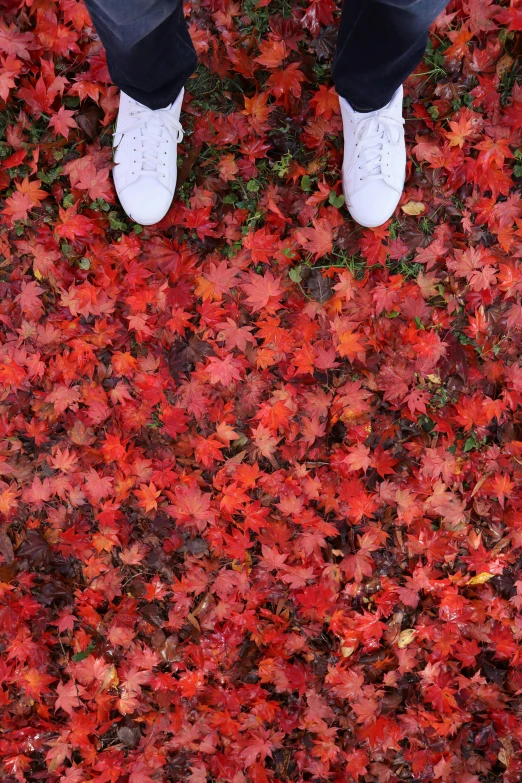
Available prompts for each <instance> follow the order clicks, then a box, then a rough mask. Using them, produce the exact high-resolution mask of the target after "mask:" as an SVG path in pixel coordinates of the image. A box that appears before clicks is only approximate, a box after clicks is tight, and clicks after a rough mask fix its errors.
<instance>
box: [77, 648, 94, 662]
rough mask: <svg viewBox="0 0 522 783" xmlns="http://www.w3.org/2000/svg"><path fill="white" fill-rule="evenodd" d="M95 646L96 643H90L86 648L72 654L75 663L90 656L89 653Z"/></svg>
mask: <svg viewBox="0 0 522 783" xmlns="http://www.w3.org/2000/svg"><path fill="white" fill-rule="evenodd" d="M95 647H96V645H95V644H89V646H88V647H87V648H86V649H85V650H82V652H78V653H75V654H74V655H73V656H72V659H73V661H74V662H75V663H79V662H80V661H84V660H85V658H88V657H89V655H90V654H91V653H92V652H93V651H94V649H95Z"/></svg>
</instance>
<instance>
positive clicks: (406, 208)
mask: <svg viewBox="0 0 522 783" xmlns="http://www.w3.org/2000/svg"><path fill="white" fill-rule="evenodd" d="M401 209H402V211H403V212H404V214H405V215H422V213H423V212H424V210H425V209H426V207H425V206H424V204H423V203H422V201H408V203H407V204H404V205H403V206H402V207H401Z"/></svg>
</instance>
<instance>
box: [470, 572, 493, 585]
mask: <svg viewBox="0 0 522 783" xmlns="http://www.w3.org/2000/svg"><path fill="white" fill-rule="evenodd" d="M494 576H495V574H490V573H488V572H487V571H482V572H481V573H480V574H477V575H476V576H472V577H471V579H470V580H469V582H466V584H467V585H483V584H484V582H489V580H490V579H493V577H494Z"/></svg>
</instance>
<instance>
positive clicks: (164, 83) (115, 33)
mask: <svg viewBox="0 0 522 783" xmlns="http://www.w3.org/2000/svg"><path fill="white" fill-rule="evenodd" d="M85 4H86V6H87V9H88V11H89V13H90V15H91V18H92V21H93V24H94V27H95V29H96V32H97V33H98V35H99V37H100V40H101V42H102V44H103V45H104V47H105V51H106V53H107V65H108V68H109V72H110V74H111V79H112V80H113V82H114V84H116V86H117V87H119V88H120V89H121V90H122V91H123V92H124V93H125V94H126V95H129V96H130V97H131V98H133V99H134V100H136V101H138V102H139V103H141V104H143V105H144V106H148V107H149V108H150V109H161V108H164V107H166V106H169V105H170V104H171V103H172V102H173V101H174V100H175V99H176V98H177V96H178V95H179V93H180V92H181V89H182V88H183V86H184V84H185V82H186V81H187V79H188V78H189V76H191V74H192V73H193V72H194V70H195V68H196V65H197V58H196V52H195V50H194V46H193V44H192V41H191V39H190V35H189V32H188V28H187V24H186V22H185V18H184V16H183V0H85Z"/></svg>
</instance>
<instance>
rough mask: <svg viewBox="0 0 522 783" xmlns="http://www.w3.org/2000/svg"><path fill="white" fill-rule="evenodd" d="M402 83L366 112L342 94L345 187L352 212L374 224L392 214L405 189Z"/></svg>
mask: <svg viewBox="0 0 522 783" xmlns="http://www.w3.org/2000/svg"><path fill="white" fill-rule="evenodd" d="M402 92H403V91H402V86H401V87H399V89H398V90H397V92H396V93H395V95H394V96H393V98H392V99H391V101H390V102H389V104H388V105H387V106H385V107H384V108H383V109H379V110H378V111H372V112H368V113H367V114H366V113H365V114H363V113H361V112H357V111H354V110H353V109H352V107H351V106H350V104H349V103H348V101H346V100H345V99H344V98H341V96H339V102H340V104H341V115H342V118H343V130H344V161H343V191H344V198H345V201H346V206H347V207H348V210H349V211H350V214H351V216H352V217H353V219H354V220H356V221H357V223H360V224H361V226H366V227H367V228H375V227H377V226H381V225H382V224H383V223H386V221H387V220H388V219H389V218H391V216H392V215H393V213H394V212H395V208H396V206H397V204H398V203H399V199H400V197H401V194H402V191H403V189H404V180H405V176H406V146H405V143H404V127H403V126H404V120H403V118H402Z"/></svg>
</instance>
